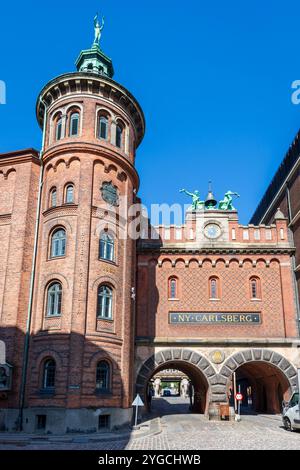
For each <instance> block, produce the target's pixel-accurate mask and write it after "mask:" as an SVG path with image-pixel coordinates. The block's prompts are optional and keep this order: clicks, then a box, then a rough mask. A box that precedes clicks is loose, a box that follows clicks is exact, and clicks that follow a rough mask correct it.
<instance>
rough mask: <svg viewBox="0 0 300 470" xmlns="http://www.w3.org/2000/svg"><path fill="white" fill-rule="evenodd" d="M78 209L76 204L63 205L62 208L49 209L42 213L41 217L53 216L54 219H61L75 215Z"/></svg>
mask: <svg viewBox="0 0 300 470" xmlns="http://www.w3.org/2000/svg"><path fill="white" fill-rule="evenodd" d="M77 208H78V205H77V204H63V205H62V206H56V207H50V208H49V209H46V210H45V211H44V212H43V216H44V217H45V218H47V217H48V216H51V215H54V216H55V217H58V216H59V217H61V216H65V215H73V214H75V213H76V211H77Z"/></svg>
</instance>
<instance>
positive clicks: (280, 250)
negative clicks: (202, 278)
mask: <svg viewBox="0 0 300 470" xmlns="http://www.w3.org/2000/svg"><path fill="white" fill-rule="evenodd" d="M295 250H296V249H295V247H287V246H285V247H280V246H271V247H270V246H261V247H238V248H234V247H202V248H179V247H168V248H166V247H159V246H158V247H153V245H152V246H149V247H145V246H144V247H142V248H141V247H138V254H146V253H147V254H149V253H151V254H153V255H161V254H177V253H178V254H187V255H189V254H191V255H194V254H198V255H208V254H229V255H235V254H239V255H241V254H249V253H251V254H288V255H292V254H294V253H295Z"/></svg>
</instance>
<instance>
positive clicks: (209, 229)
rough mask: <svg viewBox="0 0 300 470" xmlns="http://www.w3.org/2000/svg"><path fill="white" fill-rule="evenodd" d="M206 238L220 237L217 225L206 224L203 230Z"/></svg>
mask: <svg viewBox="0 0 300 470" xmlns="http://www.w3.org/2000/svg"><path fill="white" fill-rule="evenodd" d="M204 234H205V236H206V237H207V238H218V237H219V236H220V235H221V229H220V227H219V225H217V224H208V225H206V227H205V229H204Z"/></svg>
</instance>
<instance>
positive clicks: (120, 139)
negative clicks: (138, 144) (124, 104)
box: [116, 123, 123, 148]
mask: <svg viewBox="0 0 300 470" xmlns="http://www.w3.org/2000/svg"><path fill="white" fill-rule="evenodd" d="M122 145H123V126H122V125H121V124H120V123H118V124H117V127H116V146H117V147H119V148H122Z"/></svg>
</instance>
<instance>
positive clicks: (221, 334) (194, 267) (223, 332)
mask: <svg viewBox="0 0 300 470" xmlns="http://www.w3.org/2000/svg"><path fill="white" fill-rule="evenodd" d="M153 258H154V259H153ZM157 261H161V262H162V265H161V267H160V266H159V265H158V264H157ZM199 261H202V266H201V267H199ZM212 261H215V262H216V265H215V267H213V265H212ZM226 261H229V265H228V267H226V264H225V263H226ZM253 261H255V262H256V266H255V267H253V263H252V262H253ZM266 261H268V262H269V267H268V266H267V265H266ZM172 262H175V266H172ZM240 262H242V265H241V266H240ZM138 263H139V266H138V309H137V336H156V337H170V338H175V337H181V338H211V337H218V338H224V339H226V338H232V337H235V338H237V337H240V338H251V337H252V338H254V337H258V338H280V337H281V338H282V337H285V336H290V337H295V336H297V330H296V319H295V315H296V313H295V307H294V299H293V290H292V275H291V266H290V258H289V256H288V255H280V256H257V255H256V256H255V255H252V256H250V255H249V256H245V255H236V256H191V255H163V254H162V255H159V256H157V258H155V257H154V256H153V255H152V254H151V255H150V254H149V255H147V254H140V255H139V257H138ZM186 263H188V266H186ZM281 264H282V265H281ZM254 275H255V276H257V277H259V279H260V282H261V291H262V296H261V300H251V299H250V287H249V278H250V277H251V276H254ZM170 276H176V277H177V278H178V280H179V283H180V292H181V295H179V300H168V279H169V277H170ZM210 276H217V277H218V278H219V282H220V290H221V296H220V300H209V291H208V286H209V282H208V281H209V278H210ZM169 311H187V312H189V311H198V312H205V311H207V312H247V311H248V312H261V319H262V323H261V325H232V326H230V325H183V324H181V325H170V324H169V323H168V313H169ZM154 325H155V326H154Z"/></svg>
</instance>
